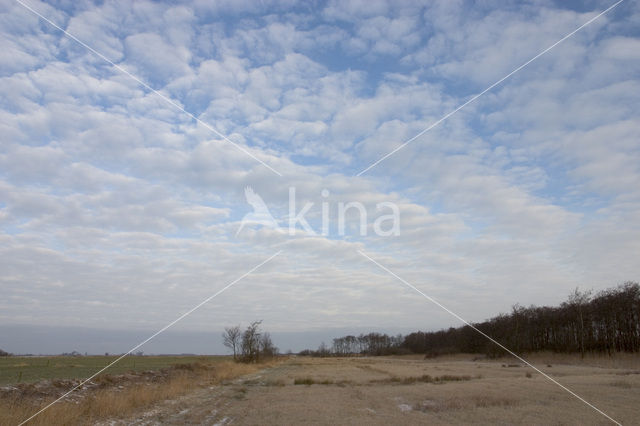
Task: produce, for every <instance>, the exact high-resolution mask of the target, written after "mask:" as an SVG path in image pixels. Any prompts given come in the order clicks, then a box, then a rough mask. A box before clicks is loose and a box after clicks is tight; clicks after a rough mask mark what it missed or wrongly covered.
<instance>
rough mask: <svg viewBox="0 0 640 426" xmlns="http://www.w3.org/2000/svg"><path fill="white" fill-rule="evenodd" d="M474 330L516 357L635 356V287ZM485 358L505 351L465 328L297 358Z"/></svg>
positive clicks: (380, 337)
mask: <svg viewBox="0 0 640 426" xmlns="http://www.w3.org/2000/svg"><path fill="white" fill-rule="evenodd" d="M473 326H474V327H476V328H477V329H478V330H480V331H482V332H483V333H485V334H487V335H488V336H491V337H492V338H493V339H495V340H496V341H498V342H500V343H501V344H503V345H504V346H505V347H507V348H509V349H510V350H512V351H514V352H516V353H525V352H536V351H553V352H568V353H581V354H582V355H583V356H584V354H585V353H587V352H594V353H607V354H609V355H611V354H612V353H614V352H640V285H639V284H638V283H635V282H626V283H624V284H622V285H620V286H618V287H615V288H611V289H608V290H604V291H601V292H599V293H597V294H596V295H595V296H592V294H591V292H580V291H579V290H578V289H576V290H575V291H574V292H573V293H572V294H571V295H570V296H569V298H568V300H567V301H566V302H564V303H562V304H561V305H560V306H558V307H547V306H544V307H535V306H530V307H528V308H525V307H522V306H519V305H516V306H514V307H513V309H512V311H511V313H509V314H501V315H498V316H496V317H494V318H491V319H489V320H487V321H484V322H481V323H476V324H473ZM461 352H462V353H484V354H486V355H488V356H500V355H503V354H504V351H503V350H502V349H501V348H500V347H498V346H497V345H496V344H495V343H492V342H491V341H489V340H488V339H487V338H486V337H484V336H481V335H480V334H479V333H478V332H477V331H475V330H473V329H472V328H471V327H469V326H463V327H458V328H449V329H448V330H440V331H435V332H423V331H417V332H415V333H411V334H408V335H406V336H404V337H402V336H401V335H397V336H388V335H386V334H380V333H369V334H366V335H363V334H361V335H359V336H344V337H340V338H336V339H333V346H332V347H331V348H329V347H327V346H326V345H325V344H324V343H323V344H322V345H321V346H320V348H318V350H317V351H312V350H306V351H302V352H301V353H300V354H301V355H315V356H330V355H334V356H346V355H354V354H362V355H390V354H401V353H423V354H426V355H427V356H436V355H441V354H450V353H461Z"/></svg>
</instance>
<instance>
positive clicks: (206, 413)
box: [0, 355, 640, 426]
mask: <svg viewBox="0 0 640 426" xmlns="http://www.w3.org/2000/svg"><path fill="white" fill-rule="evenodd" d="M638 360H639V358H638V357H637V356H622V357H617V358H606V357H598V358H587V359H585V360H581V359H580V358H579V357H567V356H553V355H536V356H534V357H532V358H531V361H532V362H533V363H534V364H535V365H536V366H538V367H539V368H540V369H541V370H543V371H544V372H546V373H547V374H549V375H550V376H552V377H553V378H555V379H556V380H558V381H559V382H560V383H562V384H563V385H565V386H567V387H568V388H570V389H571V390H572V391H574V392H575V393H576V394H578V395H580V396H581V397H583V398H584V399H585V400H586V401H588V402H590V403H591V404H593V405H594V406H596V407H597V408H598V409H600V410H602V411H603V412H605V413H606V414H608V415H609V416H611V417H612V418H613V419H615V420H616V421H618V422H620V423H622V424H625V425H627V424H640V369H638ZM217 365H218V367H212V369H210V370H207V369H205V371H209V372H210V374H209V379H208V381H205V380H203V377H204V375H203V374H200V373H198V374H197V375H196V376H183V380H182V382H180V383H181V385H180V386H178V388H177V389H178V391H177V392H173V393H172V392H167V393H165V394H160V395H159V396H156V397H155V398H151V399H149V400H147V401H146V402H144V403H140V404H137V405H135V406H130V404H129V405H127V407H128V408H127V409H126V410H121V411H119V410H115V411H114V410H112V409H111V410H109V409H107V408H109V407H110V404H113V402H111V400H109V399H105V398H103V403H102V406H103V409H102V412H100V413H97V412H96V408H95V407H96V406H97V405H95V404H94V406H92V405H91V404H89V405H87V404H85V405H86V407H85V408H84V409H83V410H82V411H80V412H76V413H75V414H74V416H73V417H69V416H66V417H65V418H64V419H62V418H61V417H60V418H59V417H58V416H62V415H64V413H65V411H64V405H65V404H66V405H67V406H71V404H68V403H64V404H60V405H61V407H60V408H59V410H60V411H59V413H61V414H57V415H56V414H55V413H53V412H52V413H49V414H48V415H44V414H43V420H45V419H46V423H41V424H96V425H101V426H102V425H105V426H106V425H110V426H113V425H165V424H168V425H183V424H205V425H224V424H234V425H258V424H260V425H263V424H274V425H275V424H278V425H281V424H291V425H293V424H318V425H325V424H326V425H329V424H331V425H334V424H351V425H365V424H366V425H392V424H394V425H395V424H429V425H433V424H435V425H441V424H442V425H444V424H487V425H489V424H492V425H493V424H505V425H506V424H509V425H510V424H519V425H606V424H613V423H612V422H611V421H610V420H608V419H607V418H606V417H604V416H603V415H601V414H600V413H598V412H597V411H596V410H594V409H593V408H592V407H590V406H588V405H587V404H585V403H584V402H582V401H580V400H579V399H577V398H576V397H575V396H572V395H570V394H569V393H567V392H566V391H565V390H563V389H561V388H560V387H559V386H558V385H556V384H554V383H552V382H550V381H549V380H548V379H546V378H544V377H543V376H542V375H540V374H539V373H537V372H535V371H533V370H532V369H530V368H529V367H527V366H525V365H522V364H520V363H519V362H517V361H515V360H513V359H498V360H486V359H478V358H474V356H472V355H459V356H452V357H442V358H436V359H427V360H425V359H422V358H421V357H398V358H393V357H377V358H356V357H354V358H307V357H289V358H286V359H281V360H279V361H276V362H273V363H271V364H270V365H266V366H261V365H258V366H255V365H254V366H243V365H238V364H234V363H231V362H226V363H220V364H217ZM231 370H233V372H230V371H231ZM225 372H226V373H225ZM185 379H186V380H185ZM195 384H197V385H195ZM146 386H147V387H146V388H145V389H148V390H156V389H162V388H163V386H165V387H166V386H167V384H166V383H165V382H162V383H159V384H157V385H149V384H147V385H146ZM139 389H140V388H139ZM139 393H140V391H139V390H138V391H137V393H136V395H138V394H139ZM128 398H129V399H130V398H131V396H129V397H128ZM129 399H127V401H129ZM87 401H90V398H88V399H87ZM80 405H82V404H80ZM76 406H78V404H76ZM105 407H107V408H105ZM111 408H112V407H111ZM52 411H53V409H52ZM0 423H1V422H0ZM35 423H36V424H37V423H38V422H35Z"/></svg>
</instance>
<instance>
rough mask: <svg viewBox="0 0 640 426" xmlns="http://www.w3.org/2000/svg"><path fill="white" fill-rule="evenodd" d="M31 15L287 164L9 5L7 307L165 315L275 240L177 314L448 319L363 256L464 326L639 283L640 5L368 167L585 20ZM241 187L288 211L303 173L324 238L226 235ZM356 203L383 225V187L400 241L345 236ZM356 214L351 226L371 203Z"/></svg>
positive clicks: (306, 321) (438, 14) (477, 13)
mask: <svg viewBox="0 0 640 426" xmlns="http://www.w3.org/2000/svg"><path fill="white" fill-rule="evenodd" d="M37 6H38V10H40V11H42V13H44V14H46V15H47V16H50V17H51V18H52V19H54V20H55V22H57V23H59V24H60V25H62V26H64V27H65V28H68V29H69V31H71V32H73V33H74V34H76V35H77V36H78V37H80V38H81V39H83V41H86V42H87V43H88V44H89V45H91V46H93V47H94V48H96V49H97V50H99V51H101V52H102V53H104V54H105V55H107V56H108V57H109V58H111V59H112V60H114V61H118V63H120V64H121V65H122V66H123V67H125V68H126V69H127V70H129V71H131V72H133V73H135V74H136V75H137V76H139V77H140V78H142V79H143V80H145V81H147V82H149V83H150V84H151V85H152V86H153V87H154V88H157V89H159V90H162V93H164V94H166V95H167V96H170V97H171V98H172V99H174V100H175V102H176V103H178V104H179V105H181V106H184V108H186V109H187V110H188V111H190V112H192V113H193V114H195V115H196V116H197V117H199V118H200V119H202V120H203V121H205V122H207V123H209V124H210V125H212V126H214V127H215V128H216V129H218V130H219V131H221V132H223V133H224V134H226V135H227V136H228V137H229V138H230V139H231V140H233V141H234V142H236V143H237V144H239V145H240V146H242V147H243V148H244V149H246V150H248V151H249V152H251V154H253V155H255V156H256V157H257V158H260V159H261V160H263V161H265V162H266V163H268V164H269V165H271V166H272V167H274V168H275V169H277V170H279V171H280V172H282V174H283V177H277V176H275V175H274V174H272V173H271V171H269V170H268V169H266V168H265V167H264V166H262V165H260V164H259V163H257V162H256V161H255V160H254V159H252V158H251V157H249V156H247V155H246V154H245V153H243V152H241V151H240V150H238V149H237V148H236V147H234V146H232V145H231V144H229V143H228V142H227V141H224V140H222V138H220V136H219V135H216V134H212V132H211V131H210V130H209V129H206V128H205V127H204V126H202V125H200V124H197V123H195V122H194V120H192V119H191V118H190V117H188V116H187V115H185V114H183V113H182V112H180V111H179V110H177V109H176V108H174V107H172V106H171V105H168V104H167V103H166V102H165V101H164V100H162V99H161V98H159V97H158V96H157V95H156V94H154V93H149V92H148V91H147V90H146V89H144V88H142V87H140V86H139V85H138V84H137V83H135V82H134V81H131V79H129V78H128V77H127V76H124V75H122V74H121V73H119V72H118V71H117V70H115V69H113V68H112V67H111V66H109V65H108V64H105V63H104V62H103V61H101V60H100V59H99V58H97V57H95V56H94V55H92V54H91V53H90V52H87V51H86V50H84V49H83V48H82V47H81V46H78V45H76V44H74V43H73V42H72V41H70V40H68V39H66V38H64V36H62V35H61V34H60V33H59V32H56V31H53V30H50V29H49V28H47V26H46V25H44V24H42V23H39V22H38V20H37V19H35V18H34V17H33V16H32V15H30V14H29V13H28V12H27V11H25V10H24V9H22V8H19V7H17V6H15V5H13V6H7V7H5V9H3V13H2V14H1V16H0V19H1V22H2V24H3V25H2V28H3V30H2V31H3V32H2V34H0V37H1V38H0V43H2V47H3V53H2V54H0V93H1V95H2V96H1V97H0V99H1V101H0V129H1V130H0V131H1V132H2V135H3V138H2V139H1V140H0V242H1V244H0V251H2V253H0V259H1V260H0V268H1V269H2V270H3V277H0V283H1V284H0V285H2V289H3V293H4V294H5V296H6V297H5V299H4V302H0V306H1V307H2V309H0V310H1V311H2V312H3V314H2V315H3V316H4V318H11V321H15V322H26V323H36V324H46V323H52V322H54V323H58V324H60V325H63V324H64V325H74V324H77V323H78V321H79V320H78V318H81V320H82V324H83V325H92V326H101V325H104V324H105V322H108V323H109V324H110V325H111V326H114V327H116V326H117V327H129V326H131V325H132V324H135V325H136V326H137V327H149V328H152V327H158V326H162V325H164V324H166V323H167V322H168V321H170V320H172V319H173V318H175V316H176V315H177V314H178V313H180V312H184V311H185V310H187V309H189V308H190V307H191V306H193V305H195V304H196V303H198V302H199V301H200V300H202V299H203V298H204V297H206V296H208V295H210V294H212V293H213V292H215V290H217V289H219V288H220V287H222V286H223V285H224V284H226V283H228V282H230V281H232V280H233V279H235V278H237V277H238V276H240V275H242V274H243V273H244V272H245V271H246V270H248V269H250V268H251V267H252V266H254V265H256V264H258V263H260V262H261V261H263V260H264V259H266V258H267V257H268V256H270V255H271V254H273V252H274V251H275V250H277V249H282V250H283V255H282V256H281V257H279V258H278V259H277V260H276V261H274V262H273V264H269V265H265V267H264V269H261V270H260V271H259V272H258V273H256V274H255V275H252V276H250V277H248V278H247V279H246V280H243V282H242V283H239V284H238V286H237V288H236V287H234V289H233V291H231V290H230V291H229V294H225V296H224V297H221V298H220V299H219V300H218V299H216V300H215V301H214V302H213V303H212V304H211V305H210V306H208V307H207V309H206V310H205V311H203V313H201V314H198V315H199V316H198V315H196V316H194V317H193V318H192V319H190V320H189V321H188V322H187V323H186V324H185V327H187V328H191V329H206V328H207V327H208V326H209V325H210V318H211V317H210V316H211V315H215V318H217V321H221V322H224V323H225V324H226V323H236V322H247V321H249V320H253V319H255V318H263V319H264V320H265V323H268V324H269V326H268V328H270V329H274V330H276V329H278V330H293V329H306V328H310V327H313V324H315V323H320V324H323V325H324V326H325V327H330V326H336V327H337V326H341V327H342V326H349V327H362V326H369V325H372V326H379V327H386V328H394V327H395V328H397V329H400V328H408V329H411V328H432V327H440V326H443V327H444V326H448V325H451V324H453V323H454V322H452V321H451V320H450V319H447V317H446V315H444V314H441V313H438V312H437V311H436V310H435V309H427V308H425V304H424V303H425V302H424V301H423V300H420V299H419V298H417V297H416V296H414V295H412V294H411V293H410V292H409V291H408V290H404V289H402V285H401V284H398V283H397V282H394V280H393V278H392V277H389V276H388V275H385V274H384V273H382V272H381V271H380V270H378V269H376V268H377V267H376V266H375V265H373V264H371V263H370V262H368V261H367V260H366V259H364V258H363V257H362V256H360V255H359V254H358V253H357V250H365V251H367V252H368V253H371V254H372V255H373V256H374V257H375V258H376V259H378V260H380V261H381V262H382V263H384V264H385V265H388V266H389V267H390V268H392V269H393V270H394V271H396V272H398V273H399V274H400V275H401V276H403V277H405V278H406V279H408V280H409V281H411V282H412V283H414V284H415V285H416V286H418V287H419V288H423V289H425V291H427V292H429V294H433V295H434V296H436V297H437V298H438V299H439V300H441V301H443V302H445V304H447V305H450V306H451V307H452V308H453V309H454V310H456V311H458V312H459V313H460V314H461V315H462V316H464V317H467V318H469V319H471V320H480V319H483V318H486V317H488V316H491V315H494V314H495V313H497V312H499V311H501V310H502V311H503V310H505V309H508V308H509V306H510V305H511V304H514V303H522V304H530V303H534V304H542V303H549V304H550V303H557V302H559V301H560V300H561V299H562V298H564V296H565V294H566V293H568V292H569V290H570V289H572V288H574V287H575V286H576V285H582V286H587V287H589V286H592V285H593V286H595V287H597V288H603V287H607V286H611V285H614V284H616V283H617V282H619V281H622V280H627V279H637V275H638V273H639V272H640V271H638V266H637V262H635V260H634V255H635V253H637V252H638V243H637V241H639V240H640V238H638V237H640V235H639V230H638V219H637V218H638V213H639V212H640V202H639V201H640V200H639V198H640V191H639V190H638V188H640V170H639V169H638V164H640V161H639V160H640V158H639V156H640V153H639V152H638V143H637V137H636V135H637V134H638V131H639V130H640V129H638V124H637V111H638V93H640V91H639V90H637V89H638V87H637V86H638V76H637V73H636V72H635V71H634V70H636V69H637V64H638V60H639V58H638V55H637V54H636V50H638V49H636V45H637V44H638V40H637V38H636V37H634V35H633V34H632V33H630V32H629V31H628V27H629V25H631V23H632V22H633V19H637V17H636V18H633V17H634V16H637V15H634V14H633V13H630V14H629V15H628V16H630V18H629V17H624V18H619V17H618V16H617V15H611V16H609V17H607V18H606V19H603V20H602V21H598V23H597V24H594V25H593V26H590V27H589V28H588V29H587V30H586V31H584V32H582V33H580V34H579V35H576V37H574V38H572V39H570V40H567V42H565V43H564V44H563V45H562V46H558V48H557V50H554V51H552V52H550V54H549V55H547V56H545V57H544V58H541V60H540V61H538V62H536V63H535V64H532V65H531V67H528V68H527V69H525V70H523V72H522V73H521V74H519V75H518V76H517V78H514V79H511V80H508V81H505V82H504V83H503V84H502V85H501V86H499V87H497V88H496V89H495V90H494V91H492V92H490V93H487V94H486V95H485V96H484V97H482V98H481V99H479V100H478V101H477V102H475V103H474V104H472V105H469V106H468V107H467V108H465V109H464V110H463V111H461V112H460V113H458V114H457V115H455V116H453V117H451V118H450V119H448V120H447V121H446V122H444V123H442V124H441V125H440V126H438V127H437V128H434V129H433V130H432V131H430V132H428V133H427V134H425V135H423V136H422V137H420V138H419V139H417V140H415V141H414V142H412V143H411V144H410V145H408V146H407V147H406V148H404V149H403V150H401V151H399V152H398V153H397V154H395V155H394V156H392V157H390V158H389V159H387V160H385V161H384V162H382V163H380V164H379V165H378V166H376V167H375V168H374V169H372V170H371V172H369V173H367V174H365V175H364V176H363V177H360V178H356V177H354V176H353V175H354V174H355V173H357V172H358V171H360V170H361V169H362V168H364V167H366V166H367V165H369V164H371V162H373V161H375V160H377V159H379V158H380V157H381V156H382V155H384V154H385V153H387V152H389V151H390V150H391V149H393V148H394V147H397V146H399V144H400V143H402V142H403V141H405V140H407V139H409V138H411V137H412V136H413V135H415V134H417V133H418V132H420V131H421V130H423V129H425V128H426V127H427V126H429V125H430V124H431V123H433V122H435V121H436V120H438V119H439V118H440V117H442V116H443V115H444V114H446V113H447V112H449V111H451V110H452V109H453V108H455V107H456V106H457V105H459V104H461V103H462V102H464V101H465V100H466V99H468V96H469V95H470V94H472V93H475V92H477V90H478V88H480V89H482V88H484V87H485V86H486V85H487V84H488V83H491V82H493V81H495V79H497V78H499V77H502V76H503V75H504V74H506V73H507V72H509V71H511V70H512V69H513V68H514V67H515V66H518V65H520V64H521V63H522V62H524V61H525V60H527V59H529V58H530V57H531V56H532V55H534V54H536V53H537V52H538V51H540V50H541V49H542V48H544V47H546V46H548V45H549V44H551V43H552V42H554V41H556V40H557V39H558V38H559V37H561V36H563V35H564V34H566V33H567V32H568V31H571V30H572V29H573V28H575V27H576V26H577V25H579V24H581V23H582V22H584V21H585V20H586V19H588V18H589V17H591V16H593V13H592V12H590V13H578V12H574V11H570V10H559V9H558V8H555V7H553V6H551V5H547V4H545V5H544V6H540V5H538V4H533V5H527V6H519V5H511V6H509V7H495V6H493V5H491V4H485V5H484V6H482V8H480V7H479V6H478V8H475V9H473V10H470V11H469V10H463V5H462V4H461V3H460V4H457V3H455V4H454V3H453V2H446V3H439V4H435V5H429V6H428V7H423V6H422V5H420V4H415V3H413V2H411V3H402V2H400V3H398V2H365V3H358V2H355V3H354V2H351V3H343V2H330V3H329V4H328V5H326V7H324V8H323V9H322V10H315V9H313V8H311V9H309V8H306V7H302V6H300V5H291V4H288V3H287V2H279V3H277V4H276V3H274V4H271V3H267V4H264V5H262V6H256V5H255V4H254V3H252V2H229V3H224V2H223V3H220V2H216V3H215V4H211V3H206V4H205V3H199V2H196V3H193V4H189V3H186V4H183V5H180V6H177V7H170V6H167V5H164V4H157V3H152V2H135V3H133V4H128V3H119V2H110V1H107V2H104V3H103V4H102V5H100V6H94V5H84V6H82V7H81V8H79V9H78V10H75V9H74V10H69V11H66V12H65V11H55V10H54V9H53V8H52V7H51V6H49V5H44V4H38V5H37ZM465 7H466V6H465ZM621 7H624V6H621ZM278 12H282V13H278ZM69 15H73V16H69ZM246 186H251V187H252V188H253V189H254V190H255V191H256V193H258V194H260V196H261V197H262V198H263V199H264V201H265V202H266V203H267V205H268V206H269V208H270V209H271V211H272V213H273V214H274V216H275V217H276V219H277V220H278V221H279V222H280V223H281V224H283V225H284V224H286V220H287V218H288V214H289V211H288V194H289V187H290V186H295V188H296V191H297V197H298V203H299V204H298V210H299V209H300V208H301V206H302V205H303V204H304V203H306V202H313V203H314V205H313V208H312V209H311V211H310V213H309V216H308V219H309V221H310V223H311V225H312V227H313V228H314V229H316V230H319V227H320V221H321V216H322V210H321V208H322V203H323V202H325V203H328V205H329V209H330V212H329V215H330V216H329V219H330V220H331V227H332V228H331V229H332V230H333V232H332V234H331V235H330V237H328V238H326V237H323V236H318V235H316V236H311V235H308V234H306V233H304V232H302V231H299V232H298V233H297V234H296V235H295V236H294V237H290V236H288V234H286V233H281V232H278V231H275V230H271V229H268V228H255V227H254V228H252V227H248V228H246V229H245V230H243V232H242V233H241V234H240V235H239V236H238V237H235V233H236V231H237V230H238V227H239V225H240V221H241V219H242V217H243V215H244V214H245V213H247V212H249V211H250V209H251V207H250V206H248V205H246V203H245V200H244V195H243V191H244V188H245V187H246ZM323 189H327V190H329V191H330V195H329V196H327V197H323V196H322V195H321V194H322V190H323ZM349 201H359V202H361V203H363V205H364V206H365V208H366V212H367V215H368V219H369V221H368V223H367V226H368V229H371V228H372V221H373V220H374V219H375V218H376V217H378V216H377V215H379V214H380V211H376V204H377V203H381V202H385V201H391V202H394V203H396V204H397V205H398V207H399V210H400V215H401V221H400V226H401V234H400V235H398V236H393V237H388V238H386V237H384V238H383V237H378V236H375V235H369V236H368V237H366V238H362V237H360V236H359V235H358V234H357V232H353V231H350V232H349V234H348V235H347V236H346V237H345V238H343V239H339V238H337V235H335V230H336V227H337V223H336V220H337V206H338V203H340V202H349ZM347 222H348V223H347V229H355V230H356V231H357V225H358V218H357V217H356V216H349V217H348V219H347ZM69 306H73V307H74V309H73V311H70V310H69ZM174 313H175V314H176V315H174ZM207 315H209V317H208V316H207Z"/></svg>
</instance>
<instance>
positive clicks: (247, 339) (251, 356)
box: [241, 320, 262, 362]
mask: <svg viewBox="0 0 640 426" xmlns="http://www.w3.org/2000/svg"><path fill="white" fill-rule="evenodd" d="M261 323H262V320H261V321H254V322H252V323H251V324H250V325H249V326H248V327H247V329H246V330H245V331H244V333H242V344H241V347H242V360H243V361H244V362H258V361H259V358H260V324H261Z"/></svg>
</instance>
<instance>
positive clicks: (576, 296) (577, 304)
mask: <svg viewBox="0 0 640 426" xmlns="http://www.w3.org/2000/svg"><path fill="white" fill-rule="evenodd" d="M590 299H591V292H590V291H584V292H580V290H579V289H578V287H576V289H575V290H574V291H573V292H572V293H571V294H570V295H569V300H568V302H567V304H568V306H569V307H570V308H572V309H573V310H574V311H575V312H576V313H577V317H578V318H577V319H578V322H579V326H580V335H579V345H580V356H581V357H582V358H584V310H585V307H586V306H587V304H588V303H589V300H590Z"/></svg>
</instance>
